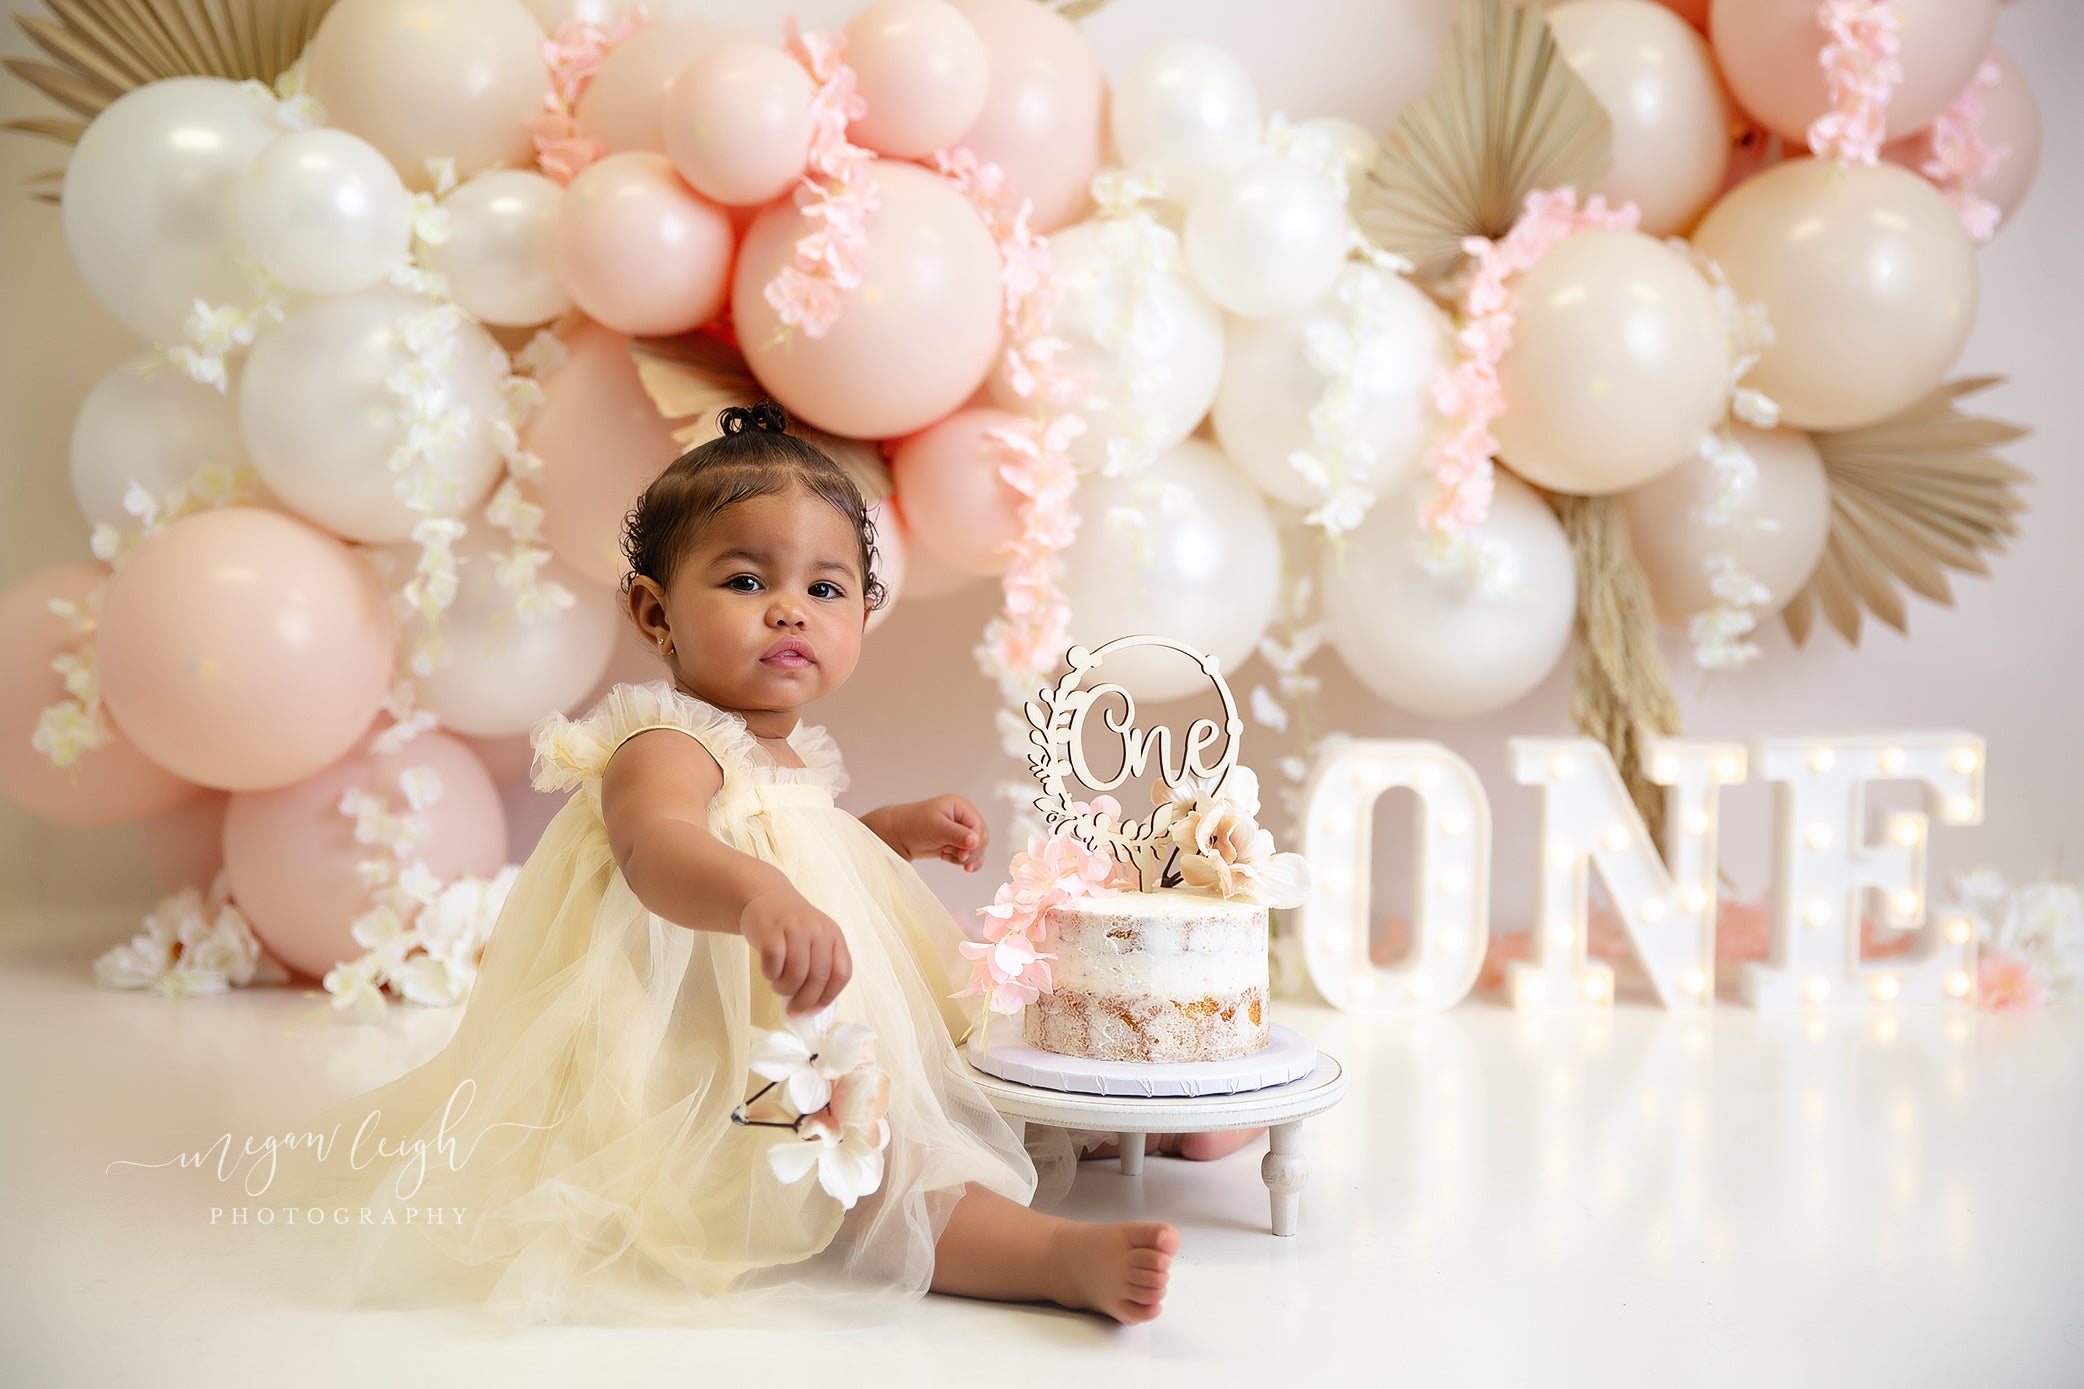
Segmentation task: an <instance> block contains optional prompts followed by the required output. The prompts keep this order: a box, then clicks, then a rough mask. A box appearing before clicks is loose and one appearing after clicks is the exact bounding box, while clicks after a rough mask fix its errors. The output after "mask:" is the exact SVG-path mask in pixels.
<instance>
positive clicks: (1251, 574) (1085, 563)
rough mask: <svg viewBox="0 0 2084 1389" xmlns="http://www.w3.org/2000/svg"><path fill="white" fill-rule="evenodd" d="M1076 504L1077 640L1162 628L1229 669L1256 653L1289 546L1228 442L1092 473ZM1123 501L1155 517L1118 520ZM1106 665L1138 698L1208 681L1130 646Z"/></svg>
mask: <svg viewBox="0 0 2084 1389" xmlns="http://www.w3.org/2000/svg"><path fill="white" fill-rule="evenodd" d="M1168 492H1169V493H1171V494H1173V495H1174V497H1175V499H1176V502H1175V504H1174V505H1172V506H1170V507H1168V506H1167V505H1166V503H1165V501H1164V496H1165V494H1166V493H1168ZM1077 507H1078V514H1079V518H1080V520H1079V526H1078V538H1077V539H1076V540H1074V541H1072V543H1071V544H1070V546H1068V547H1067V548H1066V549H1065V551H1064V553H1063V574H1062V579H1061V582H1062V585H1063V589H1064V595H1065V597H1066V598H1067V599H1068V600H1069V601H1070V606H1071V624H1070V625H1071V639H1072V641H1074V642H1077V643H1080V644H1082V645H1085V646H1098V645H1099V644H1100V643H1102V642H1104V641H1110V640H1112V639H1113V638H1115V637H1120V636H1127V635H1130V634H1132V633H1136V632H1151V633H1155V634H1157V635H1159V636H1165V637H1171V638H1173V639H1174V640H1176V641H1181V642H1184V643H1186V644H1187V645H1188V646H1192V647H1195V648H1197V649H1198V650H1200V651H1202V652H1203V653H1205V654H1207V655H1210V656H1214V657H1216V658H1217V659H1218V660H1219V661H1220V662H1221V663H1222V669H1223V670H1224V671H1226V672H1228V671H1233V670H1235V669H1237V667H1238V666H1240V665H1242V664H1243V663H1244V662H1245V660H1246V659H1247V658H1249V657H1250V656H1251V654H1252V651H1253V649H1254V648H1255V647H1257V646H1258V644H1259V638H1260V637H1262V636H1264V635H1265V633H1266V628H1267V624H1268V623H1270V622H1271V621H1273V616H1274V611H1275V608H1276V606H1277V605H1278V603H1279V600H1280V590H1281V542H1280V536H1279V533H1278V532H1277V531H1276V530H1275V529H1274V523H1273V518H1272V517H1270V516H1269V515H1268V514H1267V510H1266V503H1265V502H1263V501H1261V500H1260V498H1259V494H1258V493H1257V492H1256V491H1254V490H1253V489H1252V486H1251V484H1250V483H1248V482H1246V481H1245V479H1244V478H1243V477H1242V476H1240V475H1239V473H1238V471H1237V469H1236V467H1235V466H1234V465H1233V464H1232V463H1231V462H1230V460H1229V459H1227V458H1225V457H1224V456H1223V453H1222V450H1220V449H1218V448H1215V447H1214V446H1212V445H1210V444H1205V443H1202V442H1201V441H1199V440H1189V441H1188V442H1186V443H1184V444H1181V445H1180V446H1179V447H1178V448H1176V449H1174V450H1172V451H1171V452H1170V453H1168V454H1166V455H1165V456H1164V457H1162V458H1160V459H1158V460H1157V461H1156V462H1154V463H1152V464H1151V465H1150V467H1149V468H1147V469H1146V470H1145V471H1144V472H1142V473H1140V474H1138V475H1137V476H1135V477H1127V478H1090V479H1087V480H1085V481H1084V482H1082V483H1081V484H1080V486H1079V489H1078V495H1077ZM1119 507H1133V508H1136V509H1137V510H1139V511H1141V513H1142V515H1143V518H1144V523H1143V524H1142V525H1140V526H1138V525H1125V524H1122V523H1121V522H1120V521H1118V520H1114V519H1110V517H1109V515H1108V513H1109V512H1110V511H1111V510H1114V509H1115V508H1119ZM1107 673H1108V677H1109V678H1110V679H1111V680H1113V681H1115V682H1116V683H1118V684H1120V685H1121V686H1122V687H1123V688H1124V689H1126V690H1128V691H1129V692H1130V693H1131V694H1132V695H1134V696H1135V697H1136V698H1137V699H1138V700H1146V701H1158V700H1167V699H1182V698H1185V697H1187V696H1189V695H1193V694H1196V693H1198V692H1200V691H1202V690H1204V689H1206V688H1207V687H1208V677H1207V676H1206V675H1205V674H1203V673H1202V672H1201V671H1200V670H1199V669H1198V668H1196V667H1195V666H1193V665H1192V664H1191V663H1189V662H1188V661H1187V660H1186V659H1185V658H1183V657H1180V656H1178V655H1176V654H1172V653H1167V652H1160V651H1134V652H1125V653H1123V655H1122V656H1121V657H1119V658H1118V659H1112V658H1111V659H1110V660H1109V661H1108V663H1107Z"/></svg>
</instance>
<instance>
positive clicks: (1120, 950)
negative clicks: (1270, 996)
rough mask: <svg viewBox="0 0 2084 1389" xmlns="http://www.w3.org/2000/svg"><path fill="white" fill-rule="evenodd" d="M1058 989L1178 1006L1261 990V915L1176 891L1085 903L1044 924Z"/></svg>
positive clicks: (1243, 905) (1259, 910) (1056, 912)
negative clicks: (1162, 1001) (1174, 1001)
mask: <svg viewBox="0 0 2084 1389" xmlns="http://www.w3.org/2000/svg"><path fill="white" fill-rule="evenodd" d="M1044 924H1045V926H1046V927H1047V929H1048V931H1049V940H1048V942H1047V944H1045V945H1044V947H1043V948H1044V949H1045V950H1047V951H1049V952H1050V953H1052V954H1054V955H1055V956H1056V959H1055V960H1053V961H1051V963H1050V972H1051V974H1052V976H1053V977H1054V979H1055V984H1056V987H1057V988H1058V989H1063V990H1067V991H1074V992H1087V993H1093V994H1098V995H1102V996H1107V997H1114V998H1161V999H1178V1000H1182V1001H1187V1000H1193V999H1199V998H1207V997H1217V998H1225V997H1230V996H1234V995H1237V994H1240V993H1242V992H1244V991H1245V990H1247V989H1250V988H1254V987H1256V988H1258V989H1259V990H1260V991H1261V992H1262V994H1263V993H1264V991H1265V989H1266V984H1267V970H1266V953H1267V932H1266V908H1265V907H1262V906H1258V905H1256V904H1254V903H1250V902H1246V901H1244V900H1242V899H1239V898H1230V899H1227V900H1226V899H1224V898H1221V897H1216V896H1213V895H1211V894H1209V893H1204V892H1197V891H1192V890H1181V889H1178V888H1161V889H1159V890H1158V891H1156V892H1124V893H1118V894H1116V895H1115V896H1112V897H1088V898H1083V899H1081V900H1079V901H1076V902H1072V903H1068V904H1066V905H1064V906H1060V907H1055V908H1052V909H1051V910H1050V912H1049V913H1048V915H1047V916H1046V917H1045V918H1044Z"/></svg>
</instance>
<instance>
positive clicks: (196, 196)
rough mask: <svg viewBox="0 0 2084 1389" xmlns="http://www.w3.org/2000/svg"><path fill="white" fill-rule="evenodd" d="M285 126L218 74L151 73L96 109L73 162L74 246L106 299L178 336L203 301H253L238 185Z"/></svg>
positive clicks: (131, 322) (109, 305)
mask: <svg viewBox="0 0 2084 1389" xmlns="http://www.w3.org/2000/svg"><path fill="white" fill-rule="evenodd" d="M281 133H282V129H281V127H280V126H277V125H276V124H275V123H274V121H273V120H272V119H271V118H270V117H269V114H268V110H267V107H266V105H265V104H264V103H262V102H261V101H260V100H259V99H257V98H256V97H255V96H254V95H253V94H252V93H251V92H247V91H245V90H242V89H241V87H240V86H239V84H238V83H236V82H228V81H225V80H224V79H223V78H218V77H174V78H168V79H166V80H164V81H160V82H151V83H148V84H146V85H145V86H142V87H139V88H137V89H135V90H133V91H131V92H128V93H126V94H125V95H123V96H121V97H118V98H117V99H116V100H115V101H113V102H111V103H110V104H109V106H108V108H107V109H106V110H104V111H103V112H102V113H101V114H100V115H99V116H97V117H95V118H94V121H93V123H92V124H90V125H89V126H88V127H87V130H86V133H85V134H83V135H82V136H80V140H79V144H78V145H76V146H75V147H74V148H73V151H72V158H71V159H70V160H68V161H67V163H66V166H65V186H64V191H63V193H62V194H61V200H62V201H61V205H60V210H61V213H62V215H63V217H64V219H65V244H66V246H67V248H68V249H69V250H70V251H71V252H72V263H73V264H74V265H75V266H76V267H78V269H79V272H80V278H81V279H83V280H85V281H86V282H87V288H88V289H89V290H91V291H92V292H93V294H94V297H95V298H96V299H98V300H100V301H101V305H102V307H103V308H106V309H107V310H108V311H109V312H110V313H112V314H114V315H115V316H116V317H117V318H119V319H121V320H122V322H123V325H124V326H125V327H126V328H129V329H130V330H131V331H132V332H135V333H137V334H139V335H140V336H143V337H146V338H149V339H151V340H152V341H154V342H162V343H177V342H180V341H182V339H183V325H184V324H185V323H186V322H187V319H188V313H189V310H190V309H191V308H192V307H193V306H194V303H195V301H196V300H198V299H201V300H202V301H203V302H205V303H207V304H237V305H239V306H241V307H245V306H247V305H250V304H251V303H253V301H254V299H255V298H256V297H257V296H256V295H255V293H254V290H253V287H252V285H250V284H249V283H248V281H247V277H246V273H245V271H243V270H242V269H241V268H240V266H239V257H240V255H242V254H243V253H244V249H245V248H244V246H243V244H242V243H241V240H240V237H239V227H238V216H237V212H236V210H235V208H234V205H233V199H234V190H235V189H236V188H237V186H238V182H239V176H240V174H242V173H243V172H245V169H246V165H247V163H248V162H249V161H250V160H252V158H253V157H254V155H256V154H258V153H259V152H260V150H261V147H262V146H264V145H266V144H267V143H268V142H269V141H270V140H273V139H274V138H275V137H276V136H278V135H280V134H281Z"/></svg>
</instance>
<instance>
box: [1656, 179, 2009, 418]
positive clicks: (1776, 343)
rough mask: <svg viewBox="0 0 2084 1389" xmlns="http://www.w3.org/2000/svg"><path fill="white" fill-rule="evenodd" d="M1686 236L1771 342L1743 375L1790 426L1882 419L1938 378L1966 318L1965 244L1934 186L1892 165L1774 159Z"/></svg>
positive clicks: (1970, 311) (1972, 280)
mask: <svg viewBox="0 0 2084 1389" xmlns="http://www.w3.org/2000/svg"><path fill="white" fill-rule="evenodd" d="M1693 241H1694V245H1696V246H1698V247H1699V248H1700V249H1701V251H1703V252H1704V253H1706V254H1707V255H1709V256H1712V257H1713V258H1714V259H1715V261H1716V262H1717V263H1718V264H1719V265H1721V267H1722V270H1723V273H1724V274H1726V275H1727V276H1728V277H1729V282H1730V284H1731V285H1732V286H1733V287H1734V288H1735V289H1736V291H1737V293H1738V294H1739V295H1740V296H1741V297H1742V298H1744V299H1747V300H1756V301H1758V302H1759V303H1762V304H1763V305H1764V306H1765V311H1766V318H1767V321H1769V322H1770V323H1771V324H1772V325H1773V342H1772V345H1771V346H1769V347H1767V348H1766V349H1765V351H1764V353H1763V355H1761V356H1760V358H1759V360H1758V365H1756V366H1754V367H1753V368H1752V369H1751V372H1750V374H1749V375H1748V376H1746V377H1745V384H1746V385H1748V386H1754V387H1756V388H1757V389H1759V390H1761V391H1763V392H1765V393H1766V394H1767V395H1768V396H1771V397H1772V398H1773V399H1774V400H1775V401H1777V402H1778V403H1779V405H1780V415H1781V419H1782V420H1783V421H1785V422H1786V423H1787V424H1790V425H1793V426H1795V427H1796V428H1799V429H1851V428H1855V427H1857V426H1859V425H1864V424H1872V423H1874V422H1875V421H1876V420H1881V419H1886V418H1888V417H1889V416H1890V415H1893V414H1895V413H1896V412H1897V411H1899V410H1901V409H1903V408H1904V407H1905V406H1907V405H1909V404H1910V403H1911V402H1913V401H1915V400H1917V399H1918V398H1919V397H1920V396H1922V395H1924V394H1925V393H1926V392H1927V391H1929V390H1931V389H1932V388H1933V387H1934V386H1937V385H1938V384H1939V383H1940V382H1941V381H1942V380H1943V379H1944V378H1945V376H1946V373H1947V371H1948V369H1949V368H1951V367H1952V366H1953V364H1954V362H1955V360H1956V359H1957V358H1958V357H1959V356H1960V355H1961V348H1962V346H1963V344H1965V343H1966V342H1967V341H1968V330H1969V328H1970V327H1971V326H1972V325H1973V324H1974V322H1975V306H1976V293H1977V286H1976V263H1975V245H1974V243H1973V242H1971V241H1970V240H1969V239H1968V234H1967V233H1966V232H1964V231H1963V230H1962V229H1961V223H1960V220H1959V219H1958V218H1957V217H1956V216H1955V215H1954V210H1953V209H1952V208H1950V207H1948V206H1947V203H1946V199H1945V198H1943V197H1941V196H1940V195H1939V193H1938V192H1937V191H1936V190H1935V189H1934V188H1933V187H1932V185H1931V184H1929V183H1927V182H1925V180H1924V179H1922V178H1920V177H1918V176H1917V175H1916V174H1913V173H1910V172H1908V171H1907V170H1904V169H1899V168H1897V167H1896V166H1895V165H1893V164H1876V165H1871V166H1852V167H1844V168H1841V167H1839V166H1838V165H1836V164H1833V163H1828V162H1825V161H1822V160H1816V159H1796V160H1791V161H1789V162H1787V163H1785V164H1780V165H1776V166H1775V167H1773V168H1771V169H1768V170H1766V171H1765V172H1764V173H1762V174H1759V175H1758V176H1756V177H1755V178H1752V179H1750V180H1748V181H1746V182H1745V183H1742V184H1740V185H1738V186H1737V188H1735V189H1734V190H1732V191H1731V193H1730V194H1729V196H1728V197H1725V198H1724V199H1723V200H1722V201H1721V202H1719V203H1717V204H1716V205H1715V206H1714V207H1713V208H1711V209H1710V210H1709V212H1708V215H1707V216H1706V217H1705V218H1703V219H1701V224H1700V226H1699V227H1698V228H1697V229H1696V230H1695V231H1694V234H1693Z"/></svg>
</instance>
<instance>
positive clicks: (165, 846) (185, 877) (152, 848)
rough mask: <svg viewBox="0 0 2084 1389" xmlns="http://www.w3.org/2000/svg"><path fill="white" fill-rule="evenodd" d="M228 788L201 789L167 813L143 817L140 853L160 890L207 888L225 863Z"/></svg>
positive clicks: (140, 828)
mask: <svg viewBox="0 0 2084 1389" xmlns="http://www.w3.org/2000/svg"><path fill="white" fill-rule="evenodd" d="M231 803H232V798H231V793H230V792H228V791H202V792H200V793H199V794H197V795H196V796H195V797H194V798H192V799H191V800H189V801H188V802H187V803H186V804H183V805H179V806H176V807H174V808H173V809H172V810H169V811H168V812H167V813H166V814H164V815H160V816H156V817H154V818H153V819H150V820H145V821H141V822H140V823H139V824H138V827H137V837H138V853H139V855H140V856H141V857H142V858H143V859H144V860H145V866H146V867H148V868H150V869H151V870H152V881H154V882H156V883H158V884H159V888H160V891H162V892H173V891H176V890H177V889H180V888H184V887H193V888H203V889H207V888H208V887H209V886H210V884H211V882H212V881H214V880H215V879H216V877H217V872H218V870H219V869H221V868H223V867H224V812H225V811H226V809H228V808H229V807H230V805H231Z"/></svg>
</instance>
